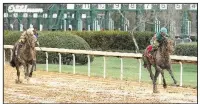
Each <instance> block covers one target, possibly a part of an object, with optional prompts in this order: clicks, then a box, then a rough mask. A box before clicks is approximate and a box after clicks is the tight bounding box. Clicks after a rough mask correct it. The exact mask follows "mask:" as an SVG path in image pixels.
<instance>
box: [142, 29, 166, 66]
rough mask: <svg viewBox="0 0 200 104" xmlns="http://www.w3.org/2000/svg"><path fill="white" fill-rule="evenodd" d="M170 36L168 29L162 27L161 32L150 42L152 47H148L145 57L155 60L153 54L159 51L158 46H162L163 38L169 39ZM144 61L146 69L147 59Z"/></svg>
mask: <svg viewBox="0 0 200 104" xmlns="http://www.w3.org/2000/svg"><path fill="white" fill-rule="evenodd" d="M168 36H169V35H168V34H167V29H166V28H165V27H162V28H161V29H160V32H158V33H156V34H154V37H153V38H152V39H151V41H150V43H151V45H149V46H147V48H146V49H147V51H146V53H145V54H144V55H145V56H147V57H148V58H150V59H153V57H152V54H151V53H152V52H154V51H155V50H157V49H158V46H159V45H160V43H161V42H162V40H163V37H168ZM143 60H144V67H145V68H146V61H147V59H146V58H144V59H143Z"/></svg>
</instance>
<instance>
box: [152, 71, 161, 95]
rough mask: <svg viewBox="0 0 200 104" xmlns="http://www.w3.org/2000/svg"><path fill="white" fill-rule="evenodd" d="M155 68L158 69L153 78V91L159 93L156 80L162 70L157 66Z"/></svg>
mask: <svg viewBox="0 0 200 104" xmlns="http://www.w3.org/2000/svg"><path fill="white" fill-rule="evenodd" d="M155 69H156V72H155V76H154V79H153V93H158V89H157V85H156V80H157V77H158V75H159V73H160V70H157V68H155Z"/></svg>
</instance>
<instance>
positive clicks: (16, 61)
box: [10, 28, 37, 83]
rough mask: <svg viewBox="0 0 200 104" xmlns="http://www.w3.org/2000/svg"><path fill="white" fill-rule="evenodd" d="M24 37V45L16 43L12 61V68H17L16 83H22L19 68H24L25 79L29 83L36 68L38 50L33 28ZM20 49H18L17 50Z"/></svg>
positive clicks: (24, 33)
mask: <svg viewBox="0 0 200 104" xmlns="http://www.w3.org/2000/svg"><path fill="white" fill-rule="evenodd" d="M22 34H23V35H24V36H25V37H24V43H20V42H16V43H15V45H14V48H13V57H12V60H11V61H10V65H11V66H12V67H16V70H17V77H18V78H17V79H16V83H21V80H20V70H19V67H20V66H23V67H24V74H25V79H27V81H28V80H29V78H30V77H32V73H33V70H34V68H35V66H36V61H35V60H36V50H35V44H36V41H37V39H36V38H35V37H34V34H36V31H35V30H34V29H32V28H30V29H28V30H26V31H24V32H23V33H22ZM17 47H18V48H17Z"/></svg>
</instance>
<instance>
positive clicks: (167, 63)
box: [143, 37, 177, 93]
mask: <svg viewBox="0 0 200 104" xmlns="http://www.w3.org/2000/svg"><path fill="white" fill-rule="evenodd" d="M173 45H174V44H173V40H171V39H168V38H166V37H163V40H162V42H160V45H159V47H158V49H157V50H156V51H154V52H153V53H152V56H153V58H152V59H150V58H149V57H147V55H146V54H145V53H146V52H147V49H146V50H145V52H144V54H143V60H144V59H146V60H147V61H146V64H147V69H148V71H149V73H150V77H151V79H152V82H153V92H154V93H158V92H159V91H158V90H157V85H156V81H157V77H158V75H159V74H160V73H161V75H162V78H163V87H164V88H167V84H166V81H165V77H164V69H166V70H167V71H168V72H169V74H170V76H171V78H172V79H173V81H174V84H175V85H176V84H177V81H176V79H175V78H174V75H173V73H172V66H171V59H170V54H171V53H172V52H173V50H174V47H173ZM144 61H145V60H144ZM151 65H153V67H154V68H155V76H154V74H153V73H152V70H151Z"/></svg>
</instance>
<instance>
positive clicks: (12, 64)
mask: <svg viewBox="0 0 200 104" xmlns="http://www.w3.org/2000/svg"><path fill="white" fill-rule="evenodd" d="M10 65H11V66H12V67H15V66H16V64H15V61H14V59H13V58H12V60H11V61H10Z"/></svg>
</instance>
